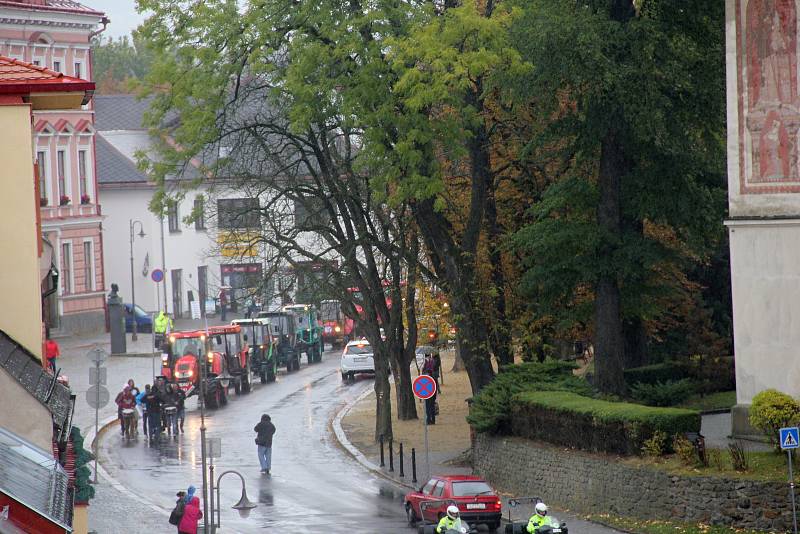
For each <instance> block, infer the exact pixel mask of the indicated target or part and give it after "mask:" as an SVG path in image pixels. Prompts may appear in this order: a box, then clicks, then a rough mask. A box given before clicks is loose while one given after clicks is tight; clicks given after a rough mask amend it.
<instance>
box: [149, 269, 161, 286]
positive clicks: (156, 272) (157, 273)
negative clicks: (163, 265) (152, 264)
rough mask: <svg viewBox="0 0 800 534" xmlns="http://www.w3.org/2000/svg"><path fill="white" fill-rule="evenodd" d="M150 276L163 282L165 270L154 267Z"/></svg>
mask: <svg viewBox="0 0 800 534" xmlns="http://www.w3.org/2000/svg"><path fill="white" fill-rule="evenodd" d="M150 278H152V279H153V282H155V283H158V282H161V281H162V280H164V271H162V270H161V269H153V272H151V273H150Z"/></svg>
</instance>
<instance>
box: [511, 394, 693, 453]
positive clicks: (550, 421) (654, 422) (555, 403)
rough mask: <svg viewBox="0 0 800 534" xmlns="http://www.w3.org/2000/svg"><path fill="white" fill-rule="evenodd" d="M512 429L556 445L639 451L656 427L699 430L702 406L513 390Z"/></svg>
mask: <svg viewBox="0 0 800 534" xmlns="http://www.w3.org/2000/svg"><path fill="white" fill-rule="evenodd" d="M511 430H512V433H513V434H514V435H516V436H520V437H524V438H529V439H538V440H542V441H547V442H550V443H554V444H556V445H565V446H568V447H572V448H577V449H583V450H588V451H596V452H609V453H615V454H623V455H638V454H641V450H642V445H643V444H644V442H645V441H646V440H648V439H650V438H651V437H652V435H653V433H654V432H655V431H656V430H661V431H662V432H664V433H666V434H667V435H668V436H673V435H675V434H682V433H684V432H699V431H700V412H697V411H695V410H684V409H679V408H653V407H650V406H642V405H639V404H629V403H625V402H608V401H603V400H597V399H592V398H589V397H584V396H581V395H576V394H575V393H571V392H568V391H533V392H524V393H519V394H517V395H515V396H514V398H513V402H512V404H511ZM668 441H669V442H671V440H668Z"/></svg>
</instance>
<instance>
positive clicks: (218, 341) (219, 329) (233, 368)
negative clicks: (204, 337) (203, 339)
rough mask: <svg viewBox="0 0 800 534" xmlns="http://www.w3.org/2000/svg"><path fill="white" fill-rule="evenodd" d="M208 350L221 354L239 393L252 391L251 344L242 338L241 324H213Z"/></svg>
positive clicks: (209, 330) (209, 329) (209, 331)
mask: <svg viewBox="0 0 800 534" xmlns="http://www.w3.org/2000/svg"><path fill="white" fill-rule="evenodd" d="M208 350H209V351H210V352H212V353H214V354H218V355H220V357H221V358H222V359H223V360H224V361H225V366H226V369H227V371H228V373H229V374H230V376H231V378H230V381H231V384H232V385H233V387H234V391H235V392H236V394H237V395H239V394H240V393H242V392H244V393H247V392H249V391H250V357H249V354H250V353H249V346H248V344H247V342H245V341H244V340H243V338H242V329H241V327H240V326H239V325H223V326H211V327H209V328H208Z"/></svg>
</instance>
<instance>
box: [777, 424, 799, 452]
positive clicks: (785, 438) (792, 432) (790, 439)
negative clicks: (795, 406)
mask: <svg viewBox="0 0 800 534" xmlns="http://www.w3.org/2000/svg"><path fill="white" fill-rule="evenodd" d="M780 439H781V449H783V450H786V449H797V448H798V447H800V430H798V428H797V427H796V426H791V427H787V428H781V429H780Z"/></svg>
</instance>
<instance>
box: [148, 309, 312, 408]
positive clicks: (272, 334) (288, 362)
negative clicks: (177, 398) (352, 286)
mask: <svg viewBox="0 0 800 534" xmlns="http://www.w3.org/2000/svg"><path fill="white" fill-rule="evenodd" d="M322 333H323V326H322V324H321V323H320V320H319V313H318V312H317V310H316V308H314V307H313V306H311V305H308V304H294V305H290V306H284V307H283V308H282V309H281V310H280V311H274V312H261V313H259V316H258V317H257V318H255V319H235V320H234V321H232V322H231V324H230V325H222V326H209V327H208V328H207V329H204V330H190V331H175V332H172V333H170V335H169V337H168V338H167V339H165V341H164V344H163V345H162V347H161V349H162V356H161V375H162V376H163V378H164V379H165V380H166V381H168V382H171V383H173V384H175V385H177V386H178V387H179V388H181V389H182V390H183V392H184V393H186V397H187V398H188V397H191V396H193V395H198V397H199V396H200V395H201V394H202V395H203V396H204V398H203V400H204V402H205V406H206V407H209V408H218V407H220V406H224V405H225V404H227V402H228V391H229V389H230V388H233V390H234V392H235V394H236V395H239V394H242V393H249V392H250V389H251V384H252V380H253V376H255V377H258V379H259V380H260V381H261V383H262V384H266V383H268V382H274V381H275V378H276V376H277V372H278V368H279V367H284V368H286V371H287V372H292V371H296V370H298V369H300V357H301V355H302V354H303V353H305V355H306V359H307V361H308V363H309V364H313V363H318V362H321V361H322V352H323V339H322Z"/></svg>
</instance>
